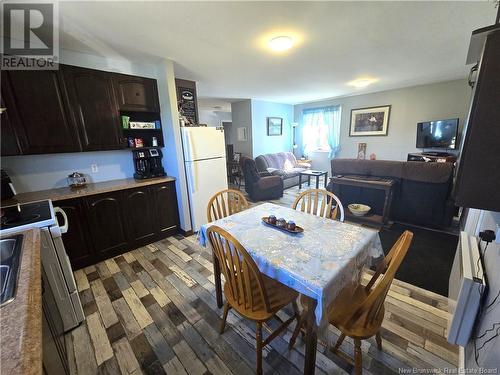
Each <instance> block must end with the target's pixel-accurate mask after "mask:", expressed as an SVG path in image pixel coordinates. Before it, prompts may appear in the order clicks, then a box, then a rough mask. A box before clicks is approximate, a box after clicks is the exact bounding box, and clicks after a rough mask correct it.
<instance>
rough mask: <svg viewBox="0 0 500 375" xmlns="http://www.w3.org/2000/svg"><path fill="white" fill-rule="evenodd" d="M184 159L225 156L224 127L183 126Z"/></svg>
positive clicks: (187, 160)
mask: <svg viewBox="0 0 500 375" xmlns="http://www.w3.org/2000/svg"><path fill="white" fill-rule="evenodd" d="M181 132H182V144H183V147H184V161H186V162H189V161H195V160H204V159H211V158H221V157H225V156H226V145H225V142H224V128H214V127H183V128H181Z"/></svg>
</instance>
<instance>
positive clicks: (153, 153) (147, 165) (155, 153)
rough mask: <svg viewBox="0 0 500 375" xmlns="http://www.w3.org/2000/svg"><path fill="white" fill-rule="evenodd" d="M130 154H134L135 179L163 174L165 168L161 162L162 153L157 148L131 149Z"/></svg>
mask: <svg viewBox="0 0 500 375" xmlns="http://www.w3.org/2000/svg"><path fill="white" fill-rule="evenodd" d="M132 154H133V155H134V168H135V173H134V178H135V179H138V180H144V179H146V178H153V177H161V176H165V170H164V169H163V165H162V164H161V159H162V157H163V155H162V153H161V150H160V149H159V148H148V149H144V148H143V149H140V150H132Z"/></svg>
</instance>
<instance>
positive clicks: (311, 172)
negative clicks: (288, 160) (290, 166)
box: [299, 169, 328, 189]
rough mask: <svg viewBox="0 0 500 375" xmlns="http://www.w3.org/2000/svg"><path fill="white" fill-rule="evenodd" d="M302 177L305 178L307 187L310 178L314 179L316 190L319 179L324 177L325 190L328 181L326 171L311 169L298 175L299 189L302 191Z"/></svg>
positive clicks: (309, 183) (309, 184)
mask: <svg viewBox="0 0 500 375" xmlns="http://www.w3.org/2000/svg"><path fill="white" fill-rule="evenodd" d="M302 176H306V177H307V186H311V177H316V189H319V178H320V177H321V176H325V188H326V183H327V180H328V171H316V170H313V169H308V170H306V171H304V172H300V174H299V189H302Z"/></svg>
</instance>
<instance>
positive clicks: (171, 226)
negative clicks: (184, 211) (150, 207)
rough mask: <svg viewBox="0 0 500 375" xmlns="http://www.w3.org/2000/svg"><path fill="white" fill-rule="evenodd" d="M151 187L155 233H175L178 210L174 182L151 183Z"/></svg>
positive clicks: (177, 224) (177, 222)
mask: <svg viewBox="0 0 500 375" xmlns="http://www.w3.org/2000/svg"><path fill="white" fill-rule="evenodd" d="M151 189H152V191H153V204H154V214H155V218H156V231H157V233H158V234H159V235H162V234H163V235H165V234H173V233H175V232H176V231H177V229H178V226H179V212H178V210H177V196H176V193H175V184H174V182H168V183H165V184H159V185H153V186H152V187H151Z"/></svg>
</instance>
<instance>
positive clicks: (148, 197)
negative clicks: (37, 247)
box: [54, 181, 179, 270]
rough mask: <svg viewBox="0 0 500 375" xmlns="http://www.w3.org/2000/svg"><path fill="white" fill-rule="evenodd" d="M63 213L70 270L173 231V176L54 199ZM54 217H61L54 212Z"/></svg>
mask: <svg viewBox="0 0 500 375" xmlns="http://www.w3.org/2000/svg"><path fill="white" fill-rule="evenodd" d="M54 206H57V207H60V208H62V209H63V210H64V212H65V213H66V216H67V217H68V224H69V225H68V228H69V229H68V232H67V233H65V234H63V237H62V239H63V242H64V247H65V249H66V253H67V254H68V257H69V259H70V261H71V265H72V267H73V269H74V270H76V269H79V268H83V267H86V266H89V265H91V264H95V263H98V262H100V261H102V260H104V259H108V258H110V257H114V256H117V255H120V254H123V253H125V252H127V251H131V250H134V249H137V248H139V247H141V246H144V245H147V244H150V243H152V242H154V241H158V240H161V239H163V238H166V237H167V236H171V235H173V234H176V233H178V231H179V214H178V211H177V196H176V193H175V181H168V182H161V183H158V184H153V185H148V186H141V187H134V188H130V189H123V190H118V191H114V192H110V193H103V194H96V195H89V196H86V197H82V198H71V199H66V200H61V201H55V202H54ZM58 220H60V223H62V220H61V218H60V217H59V214H58Z"/></svg>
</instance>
